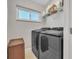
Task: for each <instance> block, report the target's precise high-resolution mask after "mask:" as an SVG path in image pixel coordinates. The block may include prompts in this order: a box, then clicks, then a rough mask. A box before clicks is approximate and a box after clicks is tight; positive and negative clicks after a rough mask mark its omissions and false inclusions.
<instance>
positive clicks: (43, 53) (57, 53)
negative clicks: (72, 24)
mask: <svg viewBox="0 0 79 59" xmlns="http://www.w3.org/2000/svg"><path fill="white" fill-rule="evenodd" d="M38 51H39V59H63V31H53V30H47V31H43V32H41V33H40V37H39V50H38Z"/></svg>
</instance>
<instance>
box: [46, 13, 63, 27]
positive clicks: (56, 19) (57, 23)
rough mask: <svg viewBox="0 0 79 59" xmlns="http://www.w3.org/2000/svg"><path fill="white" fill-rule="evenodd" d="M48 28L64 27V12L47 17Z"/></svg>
mask: <svg viewBox="0 0 79 59" xmlns="http://www.w3.org/2000/svg"><path fill="white" fill-rule="evenodd" d="M46 26H47V27H63V26H64V14H63V12H58V13H57V14H53V15H51V16H48V17H47V20H46Z"/></svg>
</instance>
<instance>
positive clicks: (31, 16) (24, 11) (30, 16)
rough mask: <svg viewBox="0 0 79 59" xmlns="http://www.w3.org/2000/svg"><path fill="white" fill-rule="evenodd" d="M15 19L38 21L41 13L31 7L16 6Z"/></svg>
mask: <svg viewBox="0 0 79 59" xmlns="http://www.w3.org/2000/svg"><path fill="white" fill-rule="evenodd" d="M16 13H17V20H24V21H34V22H40V21H41V19H40V17H41V13H40V12H38V11H35V10H32V9H28V8H24V7H17V11H16Z"/></svg>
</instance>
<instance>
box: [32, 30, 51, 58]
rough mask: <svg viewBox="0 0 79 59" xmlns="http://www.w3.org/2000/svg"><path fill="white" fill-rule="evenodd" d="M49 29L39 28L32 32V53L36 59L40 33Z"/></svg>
mask: <svg viewBox="0 0 79 59" xmlns="http://www.w3.org/2000/svg"><path fill="white" fill-rule="evenodd" d="M50 29H51V28H41V29H36V30H32V51H33V53H34V55H35V56H36V57H37V58H38V54H39V53H38V49H39V47H38V46H39V45H38V44H39V35H40V33H41V32H42V31H46V30H50Z"/></svg>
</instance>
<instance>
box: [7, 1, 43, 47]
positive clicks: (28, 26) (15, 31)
mask: <svg viewBox="0 0 79 59" xmlns="http://www.w3.org/2000/svg"><path fill="white" fill-rule="evenodd" d="M16 5H20V6H23V7H28V8H31V9H35V10H39V11H42V9H43V8H42V7H41V6H40V5H35V4H33V3H32V2H29V1H28V2H27V1H26V0H8V42H9V40H10V39H15V38H20V37H22V38H24V41H25V44H26V45H25V47H26V48H30V47H31V30H32V29H37V28H41V27H43V22H41V23H34V22H22V21H16Z"/></svg>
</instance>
